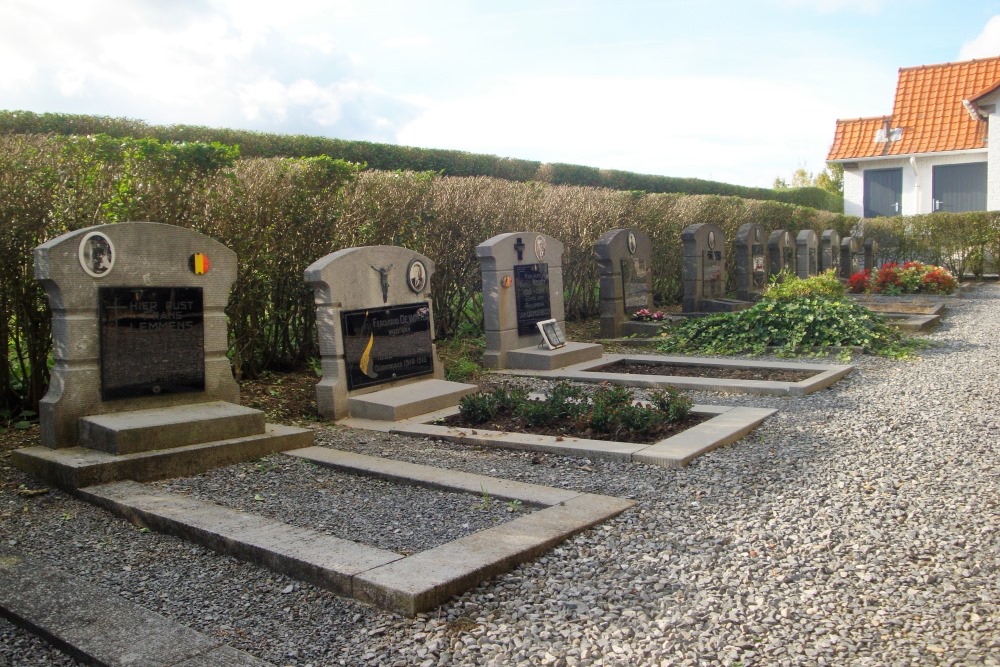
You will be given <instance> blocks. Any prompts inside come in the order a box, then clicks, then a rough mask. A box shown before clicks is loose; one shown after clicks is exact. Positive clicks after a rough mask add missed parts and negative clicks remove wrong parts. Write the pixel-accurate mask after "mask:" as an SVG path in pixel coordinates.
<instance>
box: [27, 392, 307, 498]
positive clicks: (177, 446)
mask: <svg viewBox="0 0 1000 667" xmlns="http://www.w3.org/2000/svg"><path fill="white" fill-rule="evenodd" d="M79 429H80V444H81V445H82V446H79V447H62V448H56V449H52V448H49V447H28V448H24V449H19V450H16V451H14V453H13V460H14V465H15V466H17V467H18V468H19V469H20V470H22V471H24V472H26V473H28V474H29V475H31V476H33V477H35V478H37V479H40V480H44V481H46V482H48V483H50V484H53V485H55V486H58V487H60V488H63V489H67V490H74V489H78V488H81V487H84V486H89V485H92V484H104V483H108V482H117V481H120V480H124V479H131V480H135V481H139V482H143V481H151V480H156V479H166V478H169V477H182V476H187V475H195V474H198V473H202V472H205V471H206V470H211V469H212V468H215V467H218V466H223V465H230V464H233V463H240V462H243V461H249V460H252V459H255V458H260V457H261V456H265V455H267V454H271V453H274V452H281V451H285V450H288V449H298V448H300V447H309V446H311V445H312V444H313V432H312V431H310V430H309V429H304V428H295V427H291V426H278V425H275V424H265V423H264V413H262V412H261V411H259V410H254V409H251V408H246V407H242V406H239V405H236V404H233V403H226V402H224V401H215V402H210V403H200V404H192V405H180V406H175V407H168V408H154V409H150V410H133V411H130V412H120V413H116V414H106V415H94V416H90V417H85V418H82V419H80V421H79Z"/></svg>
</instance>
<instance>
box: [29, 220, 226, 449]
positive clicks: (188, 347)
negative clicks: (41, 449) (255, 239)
mask: <svg viewBox="0 0 1000 667" xmlns="http://www.w3.org/2000/svg"><path fill="white" fill-rule="evenodd" d="M195 257H198V260H197V261H198V262H199V263H200V266H198V267H195V266H194V262H195V259H193V258H195ZM203 267H210V270H206V269H205V268H203ZM199 271H200V272H199ZM35 277H36V278H37V279H38V280H39V281H41V283H42V286H43V287H44V288H45V291H46V294H47V295H48V298H49V304H50V307H51V309H52V336H53V355H54V357H55V366H54V367H53V369H52V376H51V379H50V383H49V391H48V393H47V394H46V395H45V397H44V398H43V399H42V402H41V422H42V423H41V430H42V443H43V444H44V445H45V446H47V447H69V446H74V445H76V444H77V443H78V430H79V429H78V424H77V422H78V421H79V419H80V418H81V417H84V416H86V415H95V414H103V413H107V412H125V411H128V410H138V409H142V408H150V407H165V406H171V405H181V404H187V403H197V402H206V401H213V400H222V401H228V402H231V403H236V402H238V401H239V387H238V386H237V384H236V381H235V380H234V379H233V373H232V369H231V368H230V364H229V359H228V358H227V357H226V352H227V350H228V349H229V340H228V335H227V329H226V314H225V307H226V304H227V303H228V301H229V290H230V287H231V286H232V284H233V282H234V281H235V279H236V254H235V253H234V252H233V251H232V250H230V249H228V248H226V247H225V246H223V245H222V244H221V243H219V242H218V241H215V240H214V239H211V238H209V237H207V236H204V235H202V234H199V233H198V232H195V231H193V230H190V229H184V228H182V227H176V226H173V225H164V224H157V223H151V222H133V223H119V224H116V225H104V226H100V227H91V228H88V229H82V230H79V231H76V232H70V233H68V234H64V235H62V236H60V237H58V238H56V239H53V240H51V241H49V242H47V243H44V244H42V245H40V246H39V247H37V248H35Z"/></svg>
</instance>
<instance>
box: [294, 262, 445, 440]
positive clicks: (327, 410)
mask: <svg viewBox="0 0 1000 667" xmlns="http://www.w3.org/2000/svg"><path fill="white" fill-rule="evenodd" d="M420 266H422V268H419V267H420ZM417 271H419V273H420V274H422V276H421V275H419V274H418V273H417ZM433 274H434V262H433V261H432V260H430V259H429V258H428V257H426V256H425V255H422V254H420V253H418V252H416V251H414V250H410V249H408V248H401V247H398V246H386V245H379V246H362V247H357V248H346V249H344V250H338V251H337V252H334V253H331V254H329V255H326V256H325V257H322V258H320V259H318V260H316V261H315V262H313V263H312V264H310V265H309V266H308V267H307V268H306V270H305V281H306V283H307V284H309V286H310V287H312V288H313V291H314V297H315V302H316V328H317V332H318V335H319V350H320V355H321V365H322V372H323V375H322V378H321V379H320V381H319V383H318V384H317V385H316V402H317V408H318V411H319V413H320V415H322V416H324V417H328V418H332V419H335V420H336V419H343V418H344V417H346V416H348V414H349V406H348V394H349V393H351V394H353V395H358V394H365V393H370V392H374V391H378V390H381V389H389V388H392V387H396V386H400V385H403V384H407V383H408V382H412V381H417V380H422V379H427V378H434V379H441V378H443V377H444V369H443V367H442V365H441V362H440V361H439V360H438V358H437V351H436V348H435V347H434V346H433V345H431V354H432V363H433V373H431V374H426V375H422V376H420V377H419V378H416V379H401V380H398V381H395V382H386V383H381V384H378V385H376V386H373V387H369V388H363V389H355V390H354V391H349V389H348V383H347V373H348V368H347V360H346V356H345V354H346V349H345V341H344V337H343V331H342V327H341V314H342V313H344V312H345V311H351V310H359V309H365V308H371V309H373V310H375V309H379V308H391V307H393V306H401V305H408V304H415V303H419V302H426V303H427V308H428V314H429V315H428V316H429V318H430V332H431V339H432V340H433V335H434V303H433V300H432V299H431V276H432V275H433Z"/></svg>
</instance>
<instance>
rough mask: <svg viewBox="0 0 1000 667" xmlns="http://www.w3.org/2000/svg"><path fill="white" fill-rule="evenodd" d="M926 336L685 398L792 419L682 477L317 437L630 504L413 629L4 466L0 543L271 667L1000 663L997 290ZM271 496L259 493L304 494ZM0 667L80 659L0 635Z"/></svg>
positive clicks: (351, 435) (392, 523) (456, 514)
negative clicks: (796, 392) (819, 369)
mask: <svg viewBox="0 0 1000 667" xmlns="http://www.w3.org/2000/svg"><path fill="white" fill-rule="evenodd" d="M929 338H930V339H931V340H933V341H936V342H937V344H938V345H937V346H936V347H933V348H931V349H929V350H926V351H925V352H923V353H921V356H920V358H919V359H917V360H915V361H909V362H896V361H887V360H883V359H877V358H876V359H873V358H868V357H863V358H858V359H855V360H854V362H853V363H855V364H856V366H857V370H856V371H855V373H853V374H852V375H850V376H848V377H847V378H846V379H844V380H842V381H840V382H839V383H838V384H836V385H834V386H833V387H832V388H831V389H828V390H824V391H820V392H818V393H815V394H812V395H809V396H805V397H792V398H790V397H767V396H746V395H735V394H734V395H720V394H707V393H701V394H699V393H695V394H692V396H693V398H694V399H695V402H699V403H716V404H725V405H745V406H756V407H774V408H778V409H779V410H780V412H779V413H778V414H777V415H775V416H774V417H771V418H770V419H768V420H767V421H766V422H765V423H764V424H763V425H762V426H761V427H760V428H759V429H757V431H756V432H754V433H753V434H752V435H751V436H750V437H748V438H746V439H744V440H743V441H742V442H740V443H737V444H735V445H732V446H729V447H724V448H722V449H719V450H716V451H714V452H712V453H710V454H708V455H706V456H703V457H701V458H699V459H697V460H696V461H695V462H693V463H692V464H691V465H689V466H688V467H687V468H685V469H683V470H666V469H662V468H656V467H651V466H644V465H641V464H623V463H615V462H606V461H596V460H595V461H588V460H582V459H569V458H561V457H555V456H545V455H533V454H531V453H523V452H509V451H503V450H473V449H469V448H466V447H461V446H456V445H451V444H447V443H439V442H431V441H427V440H420V439H414V438H404V437H398V436H388V435H384V434H377V433H371V432H355V431H348V430H345V429H339V428H331V429H322V430H320V431H318V433H317V435H318V439H319V442H320V444H329V445H330V446H335V447H338V448H342V449H349V450H353V451H359V452H363V453H367V454H375V455H381V456H386V457H391V458H399V459H404V460H408V461H413V462H417V463H424V464H433V465H439V466H444V467H450V468H455V469H460V470H466V471H470V472H477V473H485V474H489V475H495V476H500V477H508V478H511V479H517V480H521V481H527V482H534V483H540V484H548V485H552V486H558V487H565V488H573V489H579V490H584V491H592V492H597V493H603V494H609V495H618V496H627V497H629V498H634V499H636V500H638V501H639V503H638V505H637V506H636V507H634V508H633V509H631V510H629V511H627V512H625V513H624V514H622V515H621V516H619V517H617V518H615V519H613V520H611V521H609V522H607V523H605V524H603V525H601V526H599V527H597V528H595V529H593V530H590V531H587V532H585V533H583V534H581V535H578V536H576V537H575V538H573V539H571V540H569V541H567V542H565V543H563V544H562V545H560V546H559V547H557V548H556V549H554V550H553V551H551V552H550V553H549V554H547V555H546V556H544V557H542V558H540V559H538V560H536V561H534V562H531V563H528V564H526V565H523V566H521V567H519V568H518V569H516V570H514V571H513V572H511V573H509V574H507V575H504V576H502V577H500V578H498V579H496V580H493V581H490V582H487V583H486V584H484V585H482V586H480V587H479V588H477V589H475V590H472V591H470V592H468V593H466V594H465V595H463V596H461V597H459V598H457V599H454V600H452V601H451V602H450V603H449V604H447V605H445V606H443V607H441V608H440V609H438V610H437V611H435V612H433V613H431V614H425V615H422V616H419V617H418V618H416V619H407V618H401V617H397V616H394V615H391V614H387V613H384V612H381V611H378V610H375V609H371V608H368V607H365V606H364V605H361V604H359V603H356V602H354V601H352V600H346V599H341V598H338V597H336V596H334V595H332V594H330V593H327V592H325V591H322V590H319V589H316V588H314V587H312V586H309V585H306V584H301V583H298V582H296V581H293V580H291V579H288V578H286V577H284V576H281V575H276V574H272V573H271V572H268V571H266V570H262V569H260V568H257V567H254V566H252V565H248V564H245V563H241V562H238V561H235V560H233V559H231V558H228V557H220V556H216V555H214V554H212V553H210V552H207V551H206V550H204V549H202V548H200V547H196V546H193V545H191V544H188V543H185V542H183V541H180V540H178V539H175V538H172V537H167V536H162V535H157V534H155V533H149V532H144V531H141V530H139V529H137V528H135V527H133V526H131V525H130V524H128V523H125V522H123V521H120V520H118V519H116V518H114V517H112V516H111V515H109V514H107V513H105V512H103V511H102V510H99V509H96V508H94V507H91V506H88V505H86V504H84V503H81V502H78V501H76V500H73V499H71V498H70V497H68V496H66V495H65V494H62V493H59V492H50V493H48V494H45V495H41V496H37V497H33V498H24V497H21V496H18V495H16V494H15V493H14V489H15V488H16V486H17V485H18V484H29V485H30V484H31V483H30V482H29V480H27V478H25V477H23V476H22V475H21V474H20V473H18V472H16V471H13V470H9V469H7V470H4V471H3V477H4V479H6V480H8V481H11V482H14V484H13V485H12V484H5V485H4V486H3V488H2V489H0V547H4V546H8V545H9V546H10V547H13V548H15V549H17V550H18V551H21V552H23V553H27V554H30V555H31V556H32V557H35V558H38V559H40V560H45V561H48V562H51V563H53V564H56V565H58V566H59V567H62V568H63V569H65V570H67V571H69V572H71V573H72V574H75V575H78V576H82V577H86V578H88V579H90V580H91V581H93V582H94V583H96V584H98V585H101V586H103V587H105V588H107V589H108V590H111V591H114V592H116V593H117V594H119V595H122V596H124V597H126V598H128V599H130V600H132V601H134V602H136V603H138V604H141V605H142V606H144V607H146V608H148V609H151V610H155V611H157V612H159V613H162V614H164V615H166V616H168V617H171V618H173V619H175V620H177V621H179V622H181V623H184V624H186V625H188V626H190V627H192V628H194V629H196V630H198V631H200V632H203V633H206V634H209V635H211V636H215V637H220V638H222V639H223V640H224V641H225V642H227V643H229V644H230V645H232V646H233V647H235V648H238V649H241V650H245V651H248V652H250V653H252V654H254V655H256V656H259V657H261V658H263V659H266V660H269V661H271V662H274V663H275V664H278V665H297V666H303V665H312V666H313V667H319V666H320V665H451V664H456V665H458V664H461V665H511V664H531V665H537V664H542V665H545V664H552V665H619V664H620V665H660V664H666V665H673V664H677V665H686V664H690V665H706V664H724V665H744V666H748V665H786V664H787V665H793V664H794V665H824V664H827V665H934V664H955V665H1000V612H998V608H1000V532H998V526H1000V466H998V442H1000V420H998V417H997V414H998V407H997V405H998V395H1000V363H998V360H1000V286H998V285H995V284H990V285H985V286H981V287H979V288H977V289H975V290H973V291H971V292H969V293H967V295H966V296H964V297H963V298H962V299H958V300H955V301H953V302H951V301H950V302H949V310H948V312H947V314H946V317H945V320H944V322H943V324H942V325H941V326H940V327H939V328H938V330H937V331H936V332H935V333H933V334H932V335H930V336H929ZM0 466H4V467H8V468H9V466H10V462H9V459H5V460H2V461H0ZM215 474H217V475H220V476H222V475H232V474H233V471H231V470H230V471H220V472H219V473H215ZM261 477H262V480H261V482H260V485H258V486H255V487H254V489H252V492H253V493H254V494H261V495H264V496H265V497H270V496H268V495H267V494H272V493H273V494H278V493H295V492H296V491H295V489H296V488H298V485H295V484H290V483H289V482H288V479H287V478H286V477H284V476H282V475H273V476H268V475H262V476H261ZM220 479H221V477H220ZM241 479H242V478H241ZM268 480H273V482H269V481H268ZM207 483H208V484H209V486H210V487H211V488H213V489H217V490H216V491H213V492H214V493H222V492H224V491H218V489H219V488H220V487H222V488H227V487H228V486H229V485H226V484H215V485H214V486H213V485H212V483H211V479H209V481H208V482H207ZM270 484H273V485H274V486H269V485H270ZM372 489H373V490H372V491H371V493H372V494H377V495H376V497H375V500H376V501H375V502H371V503H368V504H366V505H365V507H366V510H365V511H366V512H369V513H370V515H371V518H370V530H371V531H372V532H383V531H389V532H391V531H394V530H399V529H400V526H401V525H407V524H406V523H405V522H409V524H408V525H413V526H421V525H428V526H430V525H434V526H438V525H444V524H449V523H457V524H458V525H459V526H460V527H461V526H462V525H464V524H465V523H467V522H468V520H467V519H465V518H463V517H464V516H465V514H467V513H469V512H475V511H477V510H476V509H475V508H474V507H473V505H474V504H475V502H477V501H478V499H470V501H469V505H468V507H466V506H465V505H463V504H461V503H459V505H457V506H456V505H455V504H454V503H453V502H451V501H449V502H444V501H440V502H435V501H434V500H433V499H431V502H422V503H420V504H419V505H416V504H414V503H413V502H412V501H410V500H394V499H393V498H403V499H406V498H408V496H407V495H406V494H402V495H399V496H392V495H385V494H383V493H382V492H380V491H379V489H378V488H377V487H372ZM250 492H251V491H247V493H250ZM233 493H237V492H236V491H233ZM379 500H380V502H379ZM251 505H252V503H251ZM400 505H402V506H400ZM411 505H412V506H414V507H417V506H418V507H419V511H417V512H416V514H417V515H416V516H411V515H406V512H407V511H408V508H410V506H411ZM369 507H371V508H374V509H368V508H369ZM376 510H377V511H376ZM401 513H402V514H401ZM439 513H440V514H439ZM411 514H412V512H411ZM400 516H406V517H407V518H406V519H404V520H403V522H404V523H402V524H401V520H400V518H399V517H400ZM0 664H3V665H18V667H22V666H32V665H73V664H76V663H75V662H74V661H72V660H70V659H68V658H65V657H63V656H61V654H58V653H57V652H55V651H53V650H52V649H50V648H48V647H47V646H46V645H45V644H44V643H43V642H41V641H38V640H36V639H34V638H33V637H32V636H31V635H29V634H27V633H25V632H23V631H21V630H18V629H15V628H13V627H12V626H10V625H9V624H6V623H5V622H3V621H0Z"/></svg>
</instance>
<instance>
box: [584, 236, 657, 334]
mask: <svg viewBox="0 0 1000 667" xmlns="http://www.w3.org/2000/svg"><path fill="white" fill-rule="evenodd" d="M652 254H653V245H652V243H651V242H650V240H649V237H648V236H646V235H645V234H644V233H643V232H640V231H638V230H635V229H612V230H611V231H609V232H605V233H604V234H602V235H601V237H600V238H599V239H597V243H595V244H594V257H595V258H596V259H597V270H598V273H599V275H600V303H601V337H602V338H618V337H619V336H621V335H622V332H623V328H625V327H627V325H628V324H629V322H630V321H631V317H632V315H633V314H634V313H635V312H636V311H637V310H641V309H643V308H645V309H650V310H651V309H652V308H653V272H652V267H651V265H652Z"/></svg>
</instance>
